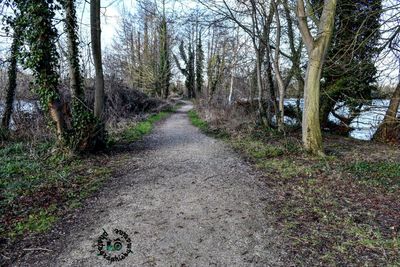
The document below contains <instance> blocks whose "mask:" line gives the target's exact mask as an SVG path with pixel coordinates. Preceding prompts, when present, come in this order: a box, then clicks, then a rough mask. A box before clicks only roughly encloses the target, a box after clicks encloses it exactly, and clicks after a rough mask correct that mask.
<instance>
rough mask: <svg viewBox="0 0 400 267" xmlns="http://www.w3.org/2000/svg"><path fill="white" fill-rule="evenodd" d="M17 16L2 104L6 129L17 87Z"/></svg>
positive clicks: (18, 30)
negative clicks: (4, 97) (3, 103)
mask: <svg viewBox="0 0 400 267" xmlns="http://www.w3.org/2000/svg"><path fill="white" fill-rule="evenodd" d="M18 20H19V16H18V17H17V18H15V21H14V22H13V28H14V33H13V42H12V45H11V51H10V52H11V53H10V62H9V64H10V65H9V67H8V85H7V89H6V101H5V106H4V113H3V118H2V120H1V126H2V128H4V129H6V130H8V128H9V126H10V121H11V115H12V112H13V104H14V98H15V91H16V89H17V57H18V54H19V48H20V46H21V37H22V36H21V30H20V29H21V26H20V25H19V24H18V23H19V22H18Z"/></svg>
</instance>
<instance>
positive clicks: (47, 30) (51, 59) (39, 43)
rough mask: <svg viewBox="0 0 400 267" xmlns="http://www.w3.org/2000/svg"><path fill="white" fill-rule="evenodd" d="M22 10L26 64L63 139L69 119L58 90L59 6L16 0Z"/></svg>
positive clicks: (40, 0)
mask: <svg viewBox="0 0 400 267" xmlns="http://www.w3.org/2000/svg"><path fill="white" fill-rule="evenodd" d="M15 4H16V7H17V9H18V11H19V12H20V14H21V16H22V17H21V19H20V20H19V25H20V26H21V27H22V28H21V30H22V29H23V36H22V37H23V40H24V42H25V43H26V47H24V51H23V53H24V66H25V67H27V68H30V69H31V70H32V73H33V77H34V84H33V85H34V90H35V92H36V93H37V94H38V96H39V99H40V104H41V106H42V108H43V109H44V110H45V111H47V112H48V113H49V115H50V117H51V118H52V120H53V122H54V124H55V126H56V129H57V137H58V140H59V141H61V142H63V141H64V140H65V138H67V135H66V134H65V130H66V123H65V113H64V112H63V107H64V103H63V101H62V99H61V94H60V92H59V91H58V85H59V74H58V72H57V70H58V64H57V62H58V59H59V55H58V53H57V48H56V40H57V38H58V34H57V30H56V28H55V26H54V24H53V20H54V17H55V10H56V9H58V8H59V6H58V5H57V3H55V2H53V1H42V0H31V1H22V0H18V1H15Z"/></svg>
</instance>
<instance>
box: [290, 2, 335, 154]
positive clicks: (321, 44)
mask: <svg viewBox="0 0 400 267" xmlns="http://www.w3.org/2000/svg"><path fill="white" fill-rule="evenodd" d="M336 4H337V0H325V2H324V7H323V10H322V15H321V18H320V20H319V25H318V34H317V37H316V39H314V37H313V36H312V35H311V32H310V29H309V28H308V25H307V17H306V12H305V7H304V1H303V0H297V12H298V14H297V15H298V22H299V29H300V32H301V35H302V38H303V41H304V43H305V45H306V47H307V53H308V58H309V59H308V66H307V72H306V79H305V88H304V111H303V123H302V134H303V145H304V148H305V149H306V150H308V151H310V152H311V153H313V154H319V155H323V154H324V153H323V148H322V134H321V127H320V121H319V101H320V80H321V72H322V66H323V63H324V59H325V55H326V52H327V50H328V47H329V44H330V41H331V37H332V31H333V26H334V19H335V11H336Z"/></svg>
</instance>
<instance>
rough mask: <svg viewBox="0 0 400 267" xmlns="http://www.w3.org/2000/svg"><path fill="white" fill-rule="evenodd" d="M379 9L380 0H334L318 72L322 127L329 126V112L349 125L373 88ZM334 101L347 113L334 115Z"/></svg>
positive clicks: (380, 8) (377, 52) (374, 88)
mask: <svg viewBox="0 0 400 267" xmlns="http://www.w3.org/2000/svg"><path fill="white" fill-rule="evenodd" d="M321 2H322V1H321V0H319V5H321V4H322V3H321ZM317 6H318V4H317ZM381 12H382V0H338V4H337V16H336V18H335V27H334V31H333V37H332V45H331V47H330V49H329V51H328V53H327V57H326V62H325V64H326V68H324V71H323V73H322V77H323V82H322V83H321V92H322V93H321V109H320V115H321V116H320V119H321V125H322V127H324V128H329V126H330V123H329V114H330V113H331V112H332V113H333V115H335V116H336V117H337V118H338V119H340V120H341V121H342V123H343V125H345V126H348V125H350V123H351V121H352V120H353V119H354V118H355V117H357V115H358V114H359V113H360V112H361V108H362V105H363V103H365V101H366V100H369V99H371V93H372V91H373V90H376V89H377V88H376V87H375V86H374V84H375V83H376V76H377V70H376V66H375V61H376V58H377V56H378V55H379V48H378V45H379V35H380V34H379V33H380V31H379V29H380V21H379V20H380V15H381ZM338 102H340V103H342V104H344V105H346V106H347V107H349V109H350V111H351V112H350V116H348V117H344V116H340V115H339V114H336V112H335V109H334V108H335V105H336V104H337V103H338ZM348 130H350V128H349V127H348Z"/></svg>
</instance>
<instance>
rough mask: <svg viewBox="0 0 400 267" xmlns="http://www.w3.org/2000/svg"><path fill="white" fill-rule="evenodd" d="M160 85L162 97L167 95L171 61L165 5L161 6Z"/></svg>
mask: <svg viewBox="0 0 400 267" xmlns="http://www.w3.org/2000/svg"><path fill="white" fill-rule="evenodd" d="M159 38H160V62H159V66H160V87H161V95H162V96H163V97H164V98H168V96H169V86H170V82H171V62H170V47H169V37H168V25H167V19H166V17H165V7H164V8H163V16H162V19H161V25H160V37H159Z"/></svg>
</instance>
